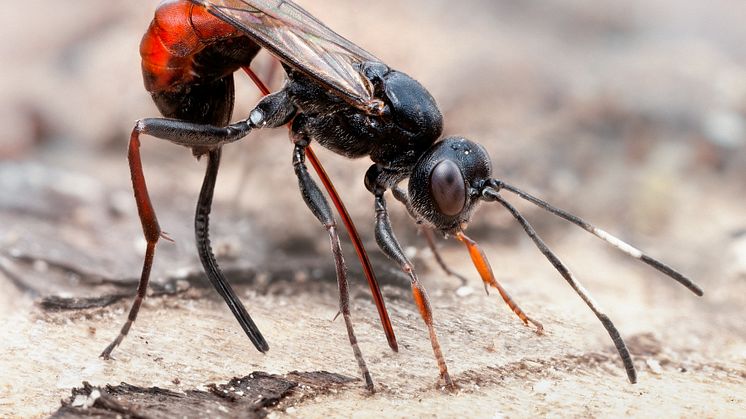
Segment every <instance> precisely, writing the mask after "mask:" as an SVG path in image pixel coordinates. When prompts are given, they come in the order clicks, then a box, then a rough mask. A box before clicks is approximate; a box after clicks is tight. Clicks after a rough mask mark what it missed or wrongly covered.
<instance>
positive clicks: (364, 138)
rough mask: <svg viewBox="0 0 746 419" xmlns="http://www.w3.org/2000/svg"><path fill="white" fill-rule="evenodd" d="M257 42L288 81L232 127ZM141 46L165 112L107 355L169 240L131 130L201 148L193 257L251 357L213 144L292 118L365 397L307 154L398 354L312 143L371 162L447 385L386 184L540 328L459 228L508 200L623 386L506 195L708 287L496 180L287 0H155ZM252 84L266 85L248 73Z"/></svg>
mask: <svg viewBox="0 0 746 419" xmlns="http://www.w3.org/2000/svg"><path fill="white" fill-rule="evenodd" d="M261 49H266V50H267V51H268V52H269V53H270V54H272V55H274V57H276V58H277V59H278V60H279V61H280V62H281V64H282V66H283V68H284V70H285V73H286V76H287V77H286V81H285V84H284V86H283V87H282V88H281V89H280V90H278V91H276V92H274V93H271V94H267V95H266V96H264V97H263V98H262V99H261V100H260V101H259V102H258V104H257V105H256V106H255V107H254V108H253V109H252V110H251V111H250V112H249V114H248V117H246V118H245V119H242V120H239V121H238V122H234V123H231V122H230V121H231V117H232V113H233V104H234V82H233V74H234V73H235V72H236V71H238V70H240V69H242V68H243V69H244V70H246V71H247V72H248V73H249V74H250V75H252V76H253V73H252V72H251V70H250V68H249V65H250V64H251V61H252V60H253V59H254V57H255V56H256V55H257V53H258V52H259V51H260V50H261ZM140 53H141V56H142V70H143V77H144V84H145V88H146V89H147V91H148V92H150V94H151V96H152V98H153V101H154V102H155V104H156V105H157V107H158V110H159V111H160V113H161V114H162V115H163V116H164V118H146V119H141V120H139V121H137V123H136V125H135V127H134V129H133V131H132V135H131V137H130V142H129V151H128V156H129V165H130V171H131V176H132V184H133V188H134V195H135V200H136V203H137V209H138V213H139V217H140V220H141V222H142V227H143V232H144V235H145V239H146V241H147V248H146V251H145V258H144V263H143V269H142V275H141V279H140V283H139V286H138V290H137V296H136V298H135V300H134V302H133V304H132V308H131V309H130V312H129V316H128V319H127V321H126V322H125V324H124V326H123V327H122V329H121V331H120V333H119V335H118V336H117V338H116V339H115V340H114V341H113V342H112V343H111V344H110V345H109V346H108V347H107V348H106V349H105V350H104V351H103V353H102V354H101V356H102V357H104V358H108V357H109V356H110V354H111V352H112V350H113V349H114V348H115V347H116V346H117V345H119V344H120V343H121V342H122V340H123V338H124V337H125V336H126V335H127V333H128V331H129V329H130V327H131V326H132V324H133V322H134V321H135V319H136V317H137V313H138V311H139V308H140V305H141V303H142V301H143V299H144V297H145V293H146V288H147V285H148V279H149V275H150V269H151V266H152V263H153V258H154V254H155V247H156V243H157V242H158V240H159V239H160V238H166V239H168V237H167V236H166V235H165V234H164V233H163V232H162V231H161V229H160V227H159V224H158V220H157V217H156V214H155V211H154V209H153V206H152V204H151V201H150V198H149V195H148V191H147V186H146V183H145V177H144V174H143V168H142V163H141V159H140V151H139V149H140V137H141V136H142V135H144V134H147V135H150V136H152V137H155V138H159V139H163V140H167V141H170V142H172V143H175V144H178V145H181V146H184V147H188V148H190V149H191V150H192V152H193V154H194V155H195V156H197V157H200V156H203V155H207V168H206V173H205V179H204V182H203V185H202V189H201V192H200V195H199V198H198V203H197V209H196V215H195V234H196V242H197V248H198V252H199V255H200V259H201V262H202V264H203V266H204V269H205V272H206V274H207V277H208V279H209V280H210V281H211V283H212V284H213V285H214V287H215V288H216V290H217V291H218V293H220V295H221V296H222V297H223V298H224V299H225V301H226V303H227V305H228V307H229V308H230V309H231V311H232V312H233V314H234V316H235V317H236V319H237V320H238V322H239V324H240V325H241V327H242V328H243V329H244V331H245V332H246V334H247V335H248V337H249V339H250V340H251V341H252V342H253V344H254V345H255V346H256V348H257V349H258V350H259V351H261V352H265V351H267V350H268V349H269V345H268V344H267V341H266V340H265V338H264V337H263V336H262V334H261V332H260V331H259V329H258V328H257V327H256V325H255V324H254V322H253V321H252V319H251V317H250V316H249V314H248V312H247V310H246V309H245V307H244V306H243V304H242V303H241V301H240V300H239V299H238V297H237V296H236V295H235V293H234V292H233V290H232V289H231V287H230V285H229V284H228V283H227V281H226V280H225V278H224V277H223V275H222V273H221V271H220V269H219V267H218V264H217V262H216V260H215V257H214V256H213V253H212V250H211V247H210V239H209V233H208V232H209V215H210V207H211V203H212V197H213V191H214V188H215V183H216V178H217V173H218V168H219V164H220V155H221V148H222V146H223V145H225V144H229V143H232V142H235V141H238V140H241V139H242V138H244V137H246V136H247V135H249V134H250V133H251V132H252V131H253V130H257V129H266V128H276V127H280V126H283V125H288V127H289V131H290V138H291V140H292V145H293V147H292V165H293V169H294V171H295V174H296V176H297V179H298V186H299V189H300V192H301V196H302V197H303V200H304V201H305V203H306V205H307V206H308V208H309V209H310V210H311V212H312V213H313V214H314V215H315V217H316V218H317V219H318V221H319V222H320V223H321V225H322V226H323V227H324V228H325V229H326V231H327V232H328V235H329V240H330V245H331V250H332V254H333V259H334V263H335V266H336V274H337V281H338V286H339V293H340V300H339V304H340V308H339V310H340V313H341V314H342V317H343V318H344V321H345V325H346V328H347V333H348V337H349V341H350V344H351V346H352V349H353V353H354V356H355V359H356V361H357V363H358V366H359V369H360V373H361V375H362V377H363V379H364V381H365V385H366V387H367V388H368V389H369V390H370V391H373V388H374V386H373V380H372V378H371V375H370V373H369V371H368V368H367V365H366V363H365V360H364V357H363V355H362V352H361V351H360V348H359V346H358V344H357V338H356V336H355V333H354V329H353V324H352V320H351V317H350V310H349V295H348V284H347V274H346V266H345V261H344V259H343V256H342V249H341V245H340V240H339V236H338V233H337V224H336V221H335V218H334V215H333V213H332V210H331V206H330V205H329V203H328V201H327V199H326V197H325V196H324V194H323V193H322V191H321V189H320V188H319V186H318V185H317V183H316V182H315V181H314V180H313V178H312V177H311V176H310V174H309V171H308V167H307V163H306V160H307V159H308V160H310V161H311V163H312V165H313V166H314V168H316V169H317V172H319V174H320V177H321V179H322V183H323V184H324V186H325V187H326V189H327V191H328V192H329V194H330V196H331V197H332V200H333V201H334V205H335V206H336V207H337V209H338V212H339V213H340V215H341V217H342V219H343V221H344V223H345V225H346V226H347V228H348V232H349V233H350V235H351V236H352V237H353V243H354V244H355V246H356V250H357V251H358V255H359V257H360V259H361V262H362V263H363V265H364V266H365V267H366V269H364V271H365V273H366V278H367V280H368V283H369V286H370V288H371V290H372V293H373V296H374V301H375V302H376V306H377V308H378V312H379V316H380V318H381V322H382V325H383V328H384V330H385V333H386V336H387V338H388V341H389V345H390V346H391V348H392V349H393V350H394V351H396V350H397V343H396V337H395V335H394V332H393V328H392V326H391V322H390V319H389V317H388V314H387V311H386V307H385V303H384V301H383V297H382V296H381V293H380V288H379V286H378V283H377V281H376V279H375V275H374V274H373V272H372V270H371V269H370V268H369V263H368V262H367V256H366V254H365V250H364V249H363V248H362V246H361V245H360V240H359V237H358V235H357V233H356V232H355V230H354V225H353V224H352V222H351V220H350V219H349V216H348V215H347V214H346V211H345V210H344V207H343V205H342V204H341V200H339V197H338V196H337V194H336V192H335V191H334V188H333V185H331V182H330V181H329V180H328V178H327V177H326V176H325V175H324V172H323V167H320V166H319V164H318V161H317V160H316V158H315V155H314V154H313V152H312V149H311V147H310V145H311V143H312V142H316V143H318V144H320V145H321V146H323V147H325V148H327V149H329V150H331V151H333V152H335V153H337V154H340V155H342V156H345V157H348V158H362V157H368V158H370V160H371V161H372V165H371V166H370V168H369V169H368V171H367V172H366V174H365V178H364V184H365V187H366V188H367V190H368V191H370V193H371V194H372V202H373V210H374V213H375V238H376V243H377V244H378V247H379V248H380V250H381V251H382V252H383V253H384V254H386V255H387V256H388V258H389V259H391V260H392V261H393V262H394V263H395V264H397V265H398V266H399V267H400V268H401V270H402V271H403V272H404V273H405V274H406V275H407V276H408V278H409V280H410V284H411V290H412V296H413V299H414V302H415V304H416V305H417V308H418V310H419V312H420V315H421V317H422V320H423V321H424V323H425V326H426V328H427V330H428V333H429V337H430V342H431V344H432V350H433V354H434V356H435V360H436V362H437V365H438V368H439V372H440V379H441V380H442V382H443V383H444V384H445V386H446V387H448V388H454V385H453V381H452V380H451V377H450V375H449V373H448V367H447V365H446V362H445V358H444V356H443V352H442V350H441V346H440V343H439V341H438V336H437V333H436V330H435V327H434V320H433V311H432V309H431V305H430V300H429V298H428V295H427V292H426V291H425V288H424V287H423V285H422V283H421V282H420V280H419V278H418V276H417V273H416V270H415V267H414V265H413V264H412V262H411V261H410V260H409V258H408V257H407V256H406V254H405V252H404V251H403V250H402V247H401V245H400V244H399V241H398V240H397V238H396V236H395V234H394V231H393V229H392V226H391V223H390V221H389V213H388V209H387V198H386V196H387V194H386V192H390V193H391V194H392V195H393V197H394V199H395V200H396V201H398V202H399V203H401V204H402V205H403V206H404V207H405V208H406V209H407V211H408V212H409V214H410V215H411V216H412V217H413V218H414V220H415V221H416V222H417V223H419V224H422V225H424V226H426V227H427V228H430V229H432V230H434V231H437V232H439V233H440V234H442V235H443V236H445V237H453V238H455V239H456V240H458V241H460V242H462V243H463V244H464V245H465V246H466V248H467V249H468V252H469V254H470V257H471V259H472V262H473V263H474V265H475V267H476V269H477V271H478V272H479V274H480V276H481V278H482V281H483V282H484V285H485V289H487V288H488V287H492V288H494V289H496V290H497V291H498V292H499V294H500V295H501V297H502V298H503V300H504V301H505V303H507V305H508V306H509V308H510V309H511V310H512V311H513V312H514V313H515V314H516V315H517V316H518V317H519V319H520V320H521V321H522V322H523V323H524V324H525V325H527V326H529V325H533V326H534V327H535V328H536V330H537V332H541V331H542V330H543V326H542V325H541V323H539V322H537V321H535V320H533V319H532V318H531V317H529V316H528V315H526V313H525V312H524V311H523V310H522V309H521V308H520V307H519V306H518V305H517V304H516V303H515V301H514V300H513V299H512V298H511V297H510V295H509V294H508V293H507V291H506V290H505V289H504V288H503V287H502V285H501V284H500V283H499V282H498V281H497V279H496V278H495V275H494V274H493V272H492V269H491V267H490V264H489V261H488V259H487V257H486V255H485V253H484V252H483V251H482V249H481V248H480V247H479V245H478V244H477V243H476V242H475V241H474V240H472V239H471V238H469V237H468V236H467V235H466V229H467V226H468V224H469V220H470V218H471V215H472V213H473V212H474V210H475V208H476V207H477V206H478V205H479V204H480V203H482V202H491V203H497V204H499V205H501V206H503V207H504V208H506V209H507V210H508V211H509V212H510V214H511V215H512V216H513V217H514V218H515V219H516V220H517V222H518V223H519V224H520V225H521V227H522V228H523V229H524V231H525V232H526V234H527V235H528V236H529V237H530V238H531V240H532V241H533V242H534V244H535V245H536V246H537V247H538V249H539V250H540V251H541V253H543V255H544V256H545V257H546V258H547V259H548V260H549V262H550V263H551V264H552V265H553V266H554V268H555V269H556V270H557V271H558V272H559V274H560V275H561V276H562V277H563V278H564V279H565V280H566V281H567V282H568V284H569V285H570V286H571V287H572V288H573V289H574V290H575V291H576V292H577V293H578V294H579V296H580V297H581V298H582V300H583V301H584V302H585V303H586V305H587V306H588V307H589V308H590V310H591V311H592V312H593V313H594V314H595V315H596V317H597V318H598V319H599V320H600V322H601V324H602V325H603V326H604V328H605V329H606V331H607V332H608V334H609V336H610V337H611V340H612V341H613V343H614V345H615V347H616V349H617V351H618V352H619V355H620V357H621V359H622V362H623V365H624V368H625V370H626V373H627V377H628V379H629V381H630V382H631V383H635V382H636V380H637V378H636V372H635V368H634V365H633V363H632V359H631V356H630V353H629V351H628V349H627V347H626V345H625V343H624V341H623V339H622V337H621V335H620V333H619V331H618V330H617V328H616V327H615V326H614V324H613V323H612V322H611V320H610V319H609V317H608V316H607V315H606V314H605V313H604V311H603V310H602V309H601V308H600V307H599V305H598V304H597V303H596V302H595V301H594V300H593V299H592V297H591V296H590V294H589V293H588V292H587V291H586V289H585V288H584V287H583V286H582V285H581V284H580V282H578V280H577V278H576V277H575V276H574V275H573V274H572V273H571V271H570V270H569V269H568V268H567V266H566V265H565V264H564V263H563V262H562V261H561V260H560V259H559V258H558V257H557V256H556V255H555V254H554V253H553V252H552V251H551V250H550V249H549V247H548V246H547V245H546V244H545V243H544V241H543V240H542V239H541V238H540V237H539V236H538V235H537V234H536V231H535V230H534V229H533V228H532V226H531V225H530V224H529V222H528V221H527V220H526V218H524V217H523V215H521V213H520V212H518V210H517V209H516V208H515V207H514V206H513V205H512V204H511V203H510V202H509V201H508V200H506V199H505V197H504V193H503V192H505V193H510V194H513V195H515V196H517V197H519V198H522V199H524V200H527V201H528V202H531V203H532V204H535V205H537V206H539V207H540V208H542V209H544V210H547V211H549V212H550V213H552V214H554V215H556V216H558V217H560V218H563V219H565V220H567V221H569V222H571V223H574V224H576V225H577V226H579V227H581V228H583V229H584V230H586V231H588V232H589V233H591V234H593V235H595V236H596V237H598V238H600V239H602V240H604V241H605V242H607V243H609V244H611V245H613V246H615V247H616V248H618V249H619V250H620V251H622V252H624V253H626V254H627V255H629V256H631V257H634V258H636V259H638V260H640V261H642V262H644V263H646V264H648V265H650V266H652V267H653V268H655V269H657V270H659V271H660V272H662V273H664V274H666V275H668V276H669V277H671V278H673V279H674V280H676V281H678V282H679V283H681V284H682V285H683V286H685V287H687V288H688V289H689V290H691V291H692V292H693V293H695V294H696V295H698V296H701V295H703V291H702V289H701V288H700V287H699V286H697V285H696V284H695V283H693V282H692V281H691V280H690V279H688V278H687V277H685V276H684V275H682V274H681V273H679V272H677V271H676V270H674V269H672V268H670V267H669V266H667V265H665V264H663V263H662V262H660V261H658V260H656V259H654V258H652V257H650V256H648V255H646V254H645V253H643V252H642V251H640V250H638V249H637V248H635V247H633V246H631V245H629V244H627V243H625V242H623V241H621V240H620V239H618V238H616V237H614V236H612V235H611V234H609V233H607V232H606V231H604V230H601V229H599V228H597V227H595V226H594V225H592V224H590V223H588V222H586V221H584V220H583V219H581V218H579V217H577V216H575V215H572V214H570V213H568V212H566V211H564V210H561V209H559V208H557V207H554V206H552V205H550V204H549V203H547V202H545V201H543V200H541V199H539V198H536V197H535V196H533V195H530V194H528V193H526V192H524V191H523V190H521V189H519V188H517V187H515V186H512V185H510V184H508V183H506V182H504V181H502V180H500V179H497V178H494V177H493V176H492V165H491V162H490V158H489V156H488V154H487V152H486V150H485V149H484V148H483V147H482V146H481V145H479V144H478V143H476V142H473V141H470V140H468V139H466V138H463V137H449V138H444V139H440V137H441V133H442V129H443V116H442V114H441V112H440V110H439V109H438V106H437V104H436V101H435V99H434V98H433V97H432V96H431V95H430V93H429V92H428V91H427V89H425V87H424V86H422V85H421V84H420V83H419V82H418V81H417V80H415V79H414V78H412V77H410V76H409V75H407V74H406V73H404V72H401V71H398V70H395V69H393V68H391V67H389V66H388V65H386V64H385V63H384V62H383V61H382V60H380V59H378V58H376V57H375V56H374V55H372V54H371V53H369V52H367V51H365V50H364V49H362V48H361V47H359V46H357V45H355V44H354V43H352V42H350V41H348V40H347V39H345V38H343V37H342V36H340V35H338V34H337V33H336V32H334V31H333V30H331V29H330V28H328V27H327V26H326V25H324V24H323V23H322V22H320V21H319V20H318V19H316V18H315V17H313V16H312V15H311V14H309V13H308V12H307V11H306V10H304V9H303V8H301V7H300V6H299V5H297V4H295V3H294V2H292V1H290V0H191V1H189V0H170V1H165V2H162V3H161V4H160V5H159V7H158V8H157V10H156V12H155V17H154V19H153V21H152V22H151V24H150V27H149V28H148V30H147V32H146V33H145V36H144V37H143V40H142V43H141V46H140ZM254 77H255V76H254ZM255 82H257V83H258V84H259V85H260V87H261V83H260V82H259V81H258V80H257V79H256V78H255ZM265 89H266V88H265ZM266 93H269V92H268V91H267V92H266ZM404 181H407V186H406V188H405V187H403V186H401V184H402V182H404Z"/></svg>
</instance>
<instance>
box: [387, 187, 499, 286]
mask: <svg viewBox="0 0 746 419" xmlns="http://www.w3.org/2000/svg"><path fill="white" fill-rule="evenodd" d="M391 193H392V194H393V195H394V198H396V200H397V201H399V202H401V204H402V205H404V207H405V208H406V209H407V212H408V213H409V216H410V217H412V219H414V220H415V221H418V220H417V218H418V217H417V214H416V213H415V211H414V209H413V208H412V203H411V201H410V200H409V196H408V195H407V193H406V192H405V191H404V190H403V189H402V188H400V187H398V186H394V187H393V188H391ZM418 227H419V229H420V231H421V232H422V234H423V235H424V236H425V240H427V245H428V247H430V251H431V252H433V256H434V257H435V261H436V262H437V263H438V265H439V266H440V269H442V270H443V272H445V273H446V275H448V276H452V277H454V278H457V279H458V280H459V281H461V286H462V287H465V286H466V283H467V282H469V281H468V280H467V279H466V277H465V276H463V275H461V274H460V273H458V272H455V271H452V270H451V268H449V267H448V265H447V264H446V261H445V260H443V257H442V256H441V255H440V251H439V250H438V246H437V245H436V243H435V230H434V229H433V227H430V226H428V225H425V224H419V223H418ZM486 289H487V285H485V290H486ZM487 293H488V294H489V292H487Z"/></svg>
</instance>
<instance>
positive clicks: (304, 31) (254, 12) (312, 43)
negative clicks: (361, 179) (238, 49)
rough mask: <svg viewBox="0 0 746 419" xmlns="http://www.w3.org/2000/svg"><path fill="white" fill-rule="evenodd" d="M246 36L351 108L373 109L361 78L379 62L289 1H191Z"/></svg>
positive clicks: (367, 86) (368, 88) (366, 84)
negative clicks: (366, 66)
mask: <svg viewBox="0 0 746 419" xmlns="http://www.w3.org/2000/svg"><path fill="white" fill-rule="evenodd" d="M192 2H194V3H196V4H199V5H202V6H204V7H205V8H206V9H207V10H208V11H209V12H210V13H212V14H213V15H215V16H217V17H218V18H220V19H222V20H224V21H226V22H228V23H230V24H231V25H233V26H235V27H236V28H239V29H241V30H243V31H244V32H246V34H247V35H249V36H250V37H251V38H252V39H253V40H254V41H256V42H257V43H258V44H259V45H261V46H262V47H264V48H266V49H267V50H268V51H269V52H271V53H272V54H273V55H275V56H276V57H277V58H278V59H280V60H281V61H282V62H284V63H285V64H287V65H289V66H291V67H293V68H295V69H297V70H299V71H301V72H302V73H305V74H306V75H307V76H309V77H311V78H313V79H315V80H316V81H318V82H319V83H321V84H322V85H324V86H326V87H327V88H330V89H333V90H334V91H336V92H337V93H338V94H340V96H341V97H342V98H344V99H345V100H346V101H347V102H349V103H350V104H351V105H353V106H355V107H357V108H360V109H364V110H365V109H370V108H371V103H372V102H374V101H375V102H377V101H376V100H375V99H373V86H371V85H370V82H369V81H368V79H366V78H365V77H364V76H363V75H362V74H361V72H360V70H359V68H360V64H362V63H363V62H366V61H375V62H380V60H379V59H377V58H376V57H374V56H373V55H372V54H370V53H369V52H367V51H365V50H364V49H362V48H360V47H359V46H357V45H355V44H353V43H352V42H350V41H348V40H347V39H345V38H343V37H342V36H340V35H339V34H337V33H336V32H334V31H333V30H331V29H329V28H328V27H327V26H326V25H324V24H323V23H321V22H320V21H319V20H318V19H316V18H315V17H313V16H312V15H311V14H310V13H308V12H307V11H306V10H304V9H303V8H302V7H300V6H298V5H297V4H295V3H293V2H292V1H289V0H192Z"/></svg>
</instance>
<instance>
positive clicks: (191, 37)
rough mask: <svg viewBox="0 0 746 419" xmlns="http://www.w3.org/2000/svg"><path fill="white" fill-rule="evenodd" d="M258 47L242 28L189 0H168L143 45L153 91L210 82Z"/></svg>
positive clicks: (246, 61)
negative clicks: (230, 23)
mask: <svg viewBox="0 0 746 419" xmlns="http://www.w3.org/2000/svg"><path fill="white" fill-rule="evenodd" d="M258 50H259V46H257V45H256V44H255V43H254V42H253V41H251V40H250V39H249V38H247V37H246V36H245V35H244V34H243V33H242V32H241V31H240V30H238V29H236V28H234V27H233V26H231V25H229V24H228V23H225V22H223V21H222V20H220V19H218V18H216V17H215V16H213V15H211V14H210V13H208V12H207V10H206V9H205V8H203V7H201V6H198V5H195V4H194V3H192V2H190V1H188V0H167V1H164V2H162V3H161V4H160V5H159V6H158V9H156V12H155V17H154V18H153V21H152V22H151V23H150V27H149V28H148V31H147V32H146V33H145V36H144V37H143V39H142V42H141V43H140V55H141V56H142V73H143V79H144V82H145V88H146V89H147V90H148V91H149V92H163V91H173V90H178V89H180V88H182V87H184V86H185V85H188V84H193V83H201V82H206V83H209V82H211V81H213V80H214V79H216V78H220V77H223V76H225V75H227V74H230V73H233V72H234V71H236V70H237V69H238V68H239V67H241V66H243V65H248V64H250V62H251V59H252V58H253V57H254V56H255V55H256V53H257V52H258Z"/></svg>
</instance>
